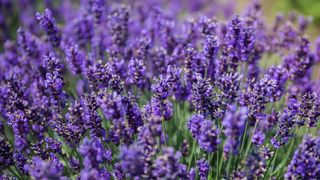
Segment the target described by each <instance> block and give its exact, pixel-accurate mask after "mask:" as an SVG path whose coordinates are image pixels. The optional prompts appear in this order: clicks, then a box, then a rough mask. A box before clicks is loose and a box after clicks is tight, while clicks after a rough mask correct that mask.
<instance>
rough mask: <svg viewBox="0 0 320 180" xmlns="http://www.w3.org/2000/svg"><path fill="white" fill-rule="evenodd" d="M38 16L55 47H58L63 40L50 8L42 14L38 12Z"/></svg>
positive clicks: (41, 25) (40, 23)
mask: <svg viewBox="0 0 320 180" xmlns="http://www.w3.org/2000/svg"><path fill="white" fill-rule="evenodd" d="M36 18H37V20H38V21H39V25H40V27H41V28H42V29H43V30H44V31H45V32H46V34H47V36H48V37H49V41H50V42H51V44H52V46H53V47H58V46H59V45H60V41H61V34H60V31H59V29H58V27H57V25H56V23H55V20H54V18H53V17H52V15H51V11H50V10H49V9H45V10H44V12H43V13H42V14H40V13H39V12H37V13H36Z"/></svg>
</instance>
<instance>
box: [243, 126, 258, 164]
mask: <svg viewBox="0 0 320 180" xmlns="http://www.w3.org/2000/svg"><path fill="white" fill-rule="evenodd" d="M257 125H258V121H256V123H255V124H254V127H253V130H252V133H251V135H250V138H249V145H248V146H247V149H246V151H245V154H244V158H246V157H247V156H248V153H249V150H250V148H251V145H252V141H251V138H252V136H253V135H254V133H255V131H256V129H257Z"/></svg>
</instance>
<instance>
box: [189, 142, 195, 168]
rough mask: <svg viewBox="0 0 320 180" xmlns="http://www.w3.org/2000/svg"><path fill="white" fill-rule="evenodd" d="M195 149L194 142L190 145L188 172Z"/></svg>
mask: <svg viewBox="0 0 320 180" xmlns="http://www.w3.org/2000/svg"><path fill="white" fill-rule="evenodd" d="M195 149H196V142H194V141H193V144H192V151H191V155H190V159H189V164H188V171H189V170H190V167H191V162H192V159H193V153H194V151H195Z"/></svg>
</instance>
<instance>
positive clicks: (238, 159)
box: [236, 121, 249, 170]
mask: <svg viewBox="0 0 320 180" xmlns="http://www.w3.org/2000/svg"><path fill="white" fill-rule="evenodd" d="M248 126H249V123H248V121H246V127H245V129H244V132H243V134H242V140H241V148H240V151H239V153H240V154H239V156H238V158H237V162H236V170H238V166H239V161H241V159H242V151H243V148H244V143H245V139H246V134H247V130H248Z"/></svg>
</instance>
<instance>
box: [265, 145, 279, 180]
mask: <svg viewBox="0 0 320 180" xmlns="http://www.w3.org/2000/svg"><path fill="white" fill-rule="evenodd" d="M278 151H279V148H278V149H277V150H276V152H275V153H274V154H273V156H272V158H271V160H270V162H269V164H268V168H267V170H266V172H265V174H264V177H265V178H266V177H267V175H268V174H269V173H268V172H269V169H270V166H271V164H272V165H274V161H275V160H276V158H277V155H278ZM272 171H273V167H272Z"/></svg>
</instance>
